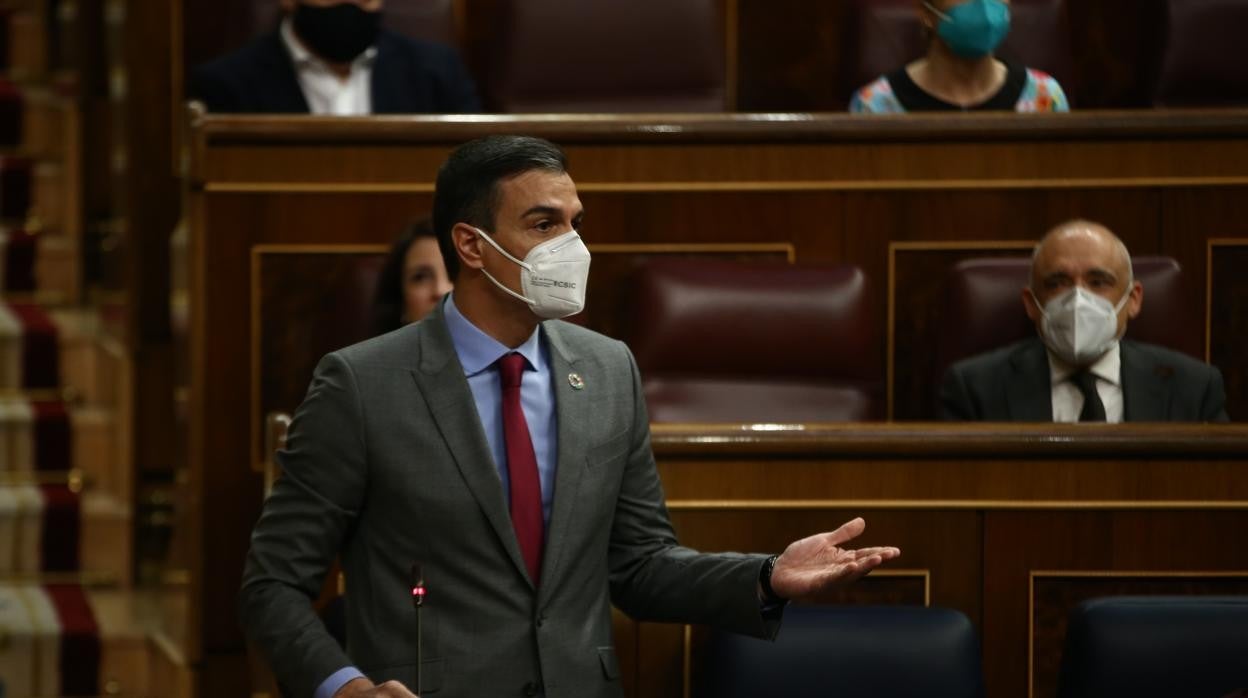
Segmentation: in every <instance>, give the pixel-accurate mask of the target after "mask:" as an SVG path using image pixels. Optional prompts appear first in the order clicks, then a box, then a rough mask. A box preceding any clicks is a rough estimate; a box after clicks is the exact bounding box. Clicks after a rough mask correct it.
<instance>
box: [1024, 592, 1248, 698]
mask: <svg viewBox="0 0 1248 698" xmlns="http://www.w3.org/2000/svg"><path fill="white" fill-rule="evenodd" d="M1038 577H1046V578H1050V579H1058V578H1071V579H1131V578H1136V579H1232V578H1236V577H1241V578H1244V579H1248V570H1245V571H1218V572H1202V571H1191V572H1186V571H1183V570H1157V571H1152V572H1150V571H1147V570H1121V571H1120V570H1029V571H1028V573H1027V698H1033V693H1034V690H1035V683H1036V666H1035V665H1036V647H1035V644H1036V579H1037V578H1038Z"/></svg>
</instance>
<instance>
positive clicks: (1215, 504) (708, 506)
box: [667, 499, 1248, 511]
mask: <svg viewBox="0 0 1248 698" xmlns="http://www.w3.org/2000/svg"><path fill="white" fill-rule="evenodd" d="M667 508H668V510H669V511H749V510H758V509H762V510H768V511H777V510H788V511H796V510H809V509H877V510H878V509H922V510H931V509H959V510H965V509H976V510H978V509H992V510H1024V511H1026V510H1048V509H1058V510H1062V509H1076V510H1101V509H1106V510H1132V509H1139V510H1147V511H1154V510H1170V509H1181V510H1197V511H1201V510H1209V511H1226V510H1232V511H1233V510H1239V509H1248V501H1242V500H1229V501H1221V502H1220V501H1210V500H1204V499H1201V500H1162V499H1158V500H1152V501H1139V500H1116V499H1107V500H1087V501H1081V500H1077V499H1074V500H1061V499H1053V500H1035V501H1025V500H1009V499H669V500H668V501H667Z"/></svg>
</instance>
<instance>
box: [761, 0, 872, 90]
mask: <svg viewBox="0 0 1248 698" xmlns="http://www.w3.org/2000/svg"><path fill="white" fill-rule="evenodd" d="M847 4H848V3H845V2H819V3H812V2H803V1H802V0H778V1H777V0H740V6H739V13H740V25H739V26H740V32H739V35H738V44H739V51H740V53H739V55H740V67H739V73H738V76H739V77H738V87H737V90H738V95H739V96H738V108H739V109H741V110H742V111H792V110H799V111H840V110H843V109H844V108H845V105H846V103H847V101H846V99H845V97H844V96H843V95H842V94H841V89H840V88H841V80H839V79H838V76H839V75H840V72H841V66H842V61H843V60H844V58H843V55H842V54H843V52H842V50H841V47H842V45H843V41H844V37H843V36H842V31H841V29H842V21H841V18H842V16H843V15H844V14H845V6H846V5H847Z"/></svg>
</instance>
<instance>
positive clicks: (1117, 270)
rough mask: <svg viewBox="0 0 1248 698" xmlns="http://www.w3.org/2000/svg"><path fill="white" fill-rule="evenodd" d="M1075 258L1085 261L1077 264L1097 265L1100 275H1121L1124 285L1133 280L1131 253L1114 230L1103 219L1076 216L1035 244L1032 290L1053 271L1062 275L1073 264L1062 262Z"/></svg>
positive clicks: (1076, 265) (1041, 285)
mask: <svg viewBox="0 0 1248 698" xmlns="http://www.w3.org/2000/svg"><path fill="white" fill-rule="evenodd" d="M1076 260H1078V261H1081V262H1084V263H1086V264H1075V265H1074V266H1075V267H1083V266H1089V265H1090V266H1091V267H1095V271H1097V272H1098V275H1101V276H1104V277H1115V278H1118V279H1120V280H1121V281H1123V283H1124V287H1125V285H1126V284H1130V283H1131V282H1132V281H1133V280H1134V273H1133V271H1132V269H1131V253H1129V252H1128V251H1127V246H1126V245H1124V244H1123V243H1122V240H1121V239H1119V237H1118V236H1117V235H1114V233H1113V231H1111V230H1110V229H1109V228H1106V227H1105V226H1103V225H1101V224H1100V223H1094V222H1092V221H1085V220H1073V221H1067V222H1065V223H1062V224H1061V225H1058V226H1057V227H1055V228H1053V229H1052V230H1050V231H1049V232H1047V233H1045V235H1044V237H1042V238H1040V242H1039V243H1037V244H1036V248H1035V251H1034V252H1033V253H1032V256H1031V288H1032V290H1033V291H1036V292H1039V291H1040V290H1041V289H1043V288H1044V287H1045V284H1046V281H1048V280H1052V279H1050V278H1049V277H1050V275H1051V274H1053V273H1057V274H1059V275H1060V274H1062V273H1063V272H1064V271H1068V270H1070V269H1071V268H1072V267H1071V265H1070V264H1062V262H1074V261H1076ZM1101 273H1103V274H1101ZM1089 290H1091V287H1089Z"/></svg>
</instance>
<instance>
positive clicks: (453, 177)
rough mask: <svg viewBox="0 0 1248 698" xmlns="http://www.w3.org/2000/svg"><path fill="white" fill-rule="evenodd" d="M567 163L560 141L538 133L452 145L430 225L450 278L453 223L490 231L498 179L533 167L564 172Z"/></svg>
mask: <svg viewBox="0 0 1248 698" xmlns="http://www.w3.org/2000/svg"><path fill="white" fill-rule="evenodd" d="M567 168H568V162H567V158H566V157H565V156H564V154H563V151H562V150H560V149H559V146H557V145H555V144H554V143H551V142H550V141H548V140H545V139H542V138H533V137H530V136H486V137H485V138H478V139H477V140H474V141H469V142H467V143H465V144H463V145H461V146H459V147H458V148H456V149H455V150H454V151H453V152H452V153H451V155H450V157H448V158H447V159H446V162H445V163H443V164H442V168H441V169H440V170H438V183H437V188H436V189H435V190H434V194H433V229H434V230H435V231H436V232H437V235H438V248H439V249H440V250H441V251H442V262H443V263H444V264H446V274H447V276H448V277H449V278H450V279H451V280H452V281H454V280H455V277H456V276H457V275H458V274H459V255H458V254H457V253H456V251H455V243H454V241H453V240H451V228H454V227H455V224H456V223H468V224H469V225H473V226H476V227H478V228H484V229H485V230H486V231H487V232H490V233H493V232H494V225H495V217H496V216H497V214H498V199H499V192H498V184H499V182H501V181H502V180H504V179H507V178H509V177H514V176H516V175H518V174H522V173H524V172H529V171H531V170H545V171H548V172H553V173H556V174H563V173H564V172H567Z"/></svg>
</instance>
